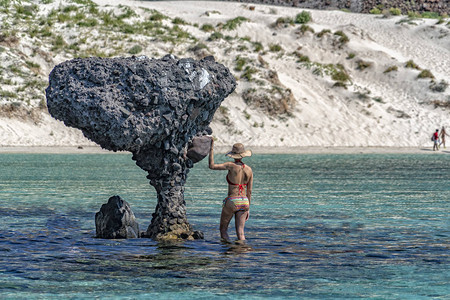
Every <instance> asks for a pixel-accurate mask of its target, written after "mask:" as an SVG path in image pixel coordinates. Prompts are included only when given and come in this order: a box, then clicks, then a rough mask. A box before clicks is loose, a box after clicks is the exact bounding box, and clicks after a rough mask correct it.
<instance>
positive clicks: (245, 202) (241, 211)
mask: <svg viewBox="0 0 450 300" xmlns="http://www.w3.org/2000/svg"><path fill="white" fill-rule="evenodd" d="M226 155H227V156H228V157H231V158H233V159H234V161H233V162H231V161H230V162H226V163H223V164H215V163H214V140H213V139H211V150H210V152H209V168H210V169H211V170H227V171H228V174H227V177H226V179H227V182H228V197H227V198H225V199H224V200H223V205H222V215H221V216H220V237H221V238H222V239H223V240H226V241H229V240H230V238H229V236H228V232H227V231H228V225H229V224H230V221H231V219H232V218H233V215H234V220H235V226H236V235H237V238H238V240H245V234H244V226H245V222H246V221H247V220H248V218H249V216H250V211H249V210H250V202H251V197H252V186H253V172H252V169H251V168H250V167H249V166H248V165H246V164H244V163H243V162H242V158H244V157H246V156H251V155H252V152H251V151H250V150H247V151H245V149H244V145H242V144H241V143H237V144H234V145H233V148H232V149H231V151H230V152H229V153H227V154H226Z"/></svg>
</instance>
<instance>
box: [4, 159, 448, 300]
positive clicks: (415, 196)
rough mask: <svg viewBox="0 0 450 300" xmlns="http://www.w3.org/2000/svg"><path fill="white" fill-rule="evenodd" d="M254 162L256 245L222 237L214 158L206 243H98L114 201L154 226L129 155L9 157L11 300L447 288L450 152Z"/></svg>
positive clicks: (377, 293) (203, 209)
mask: <svg viewBox="0 0 450 300" xmlns="http://www.w3.org/2000/svg"><path fill="white" fill-rule="evenodd" d="M218 159H219V160H220V158H218ZM247 163H248V164H249V165H251V166H252V168H253V170H254V172H255V187H254V197H253V203H252V208H251V216H250V220H249V222H248V223H247V226H246V236H247V238H248V240H247V241H246V242H245V243H235V242H232V243H223V242H221V241H220V239H219V233H218V225H219V224H218V223H219V217H220V207H221V206H220V204H221V199H223V197H224V194H225V193H226V186H225V180H224V176H225V174H224V173H221V172H211V171H209V170H208V168H207V167H206V162H201V163H200V164H199V165H196V167H195V168H194V169H193V170H192V171H191V173H190V174H189V179H188V183H187V186H186V202H187V206H188V218H189V220H190V222H191V223H192V225H193V226H194V228H195V229H197V230H201V231H203V232H204V233H205V240H201V241H186V242H166V243H157V242H155V241H152V240H149V239H131V240H102V239H95V238H93V237H94V235H95V224H94V215H95V212H97V211H98V210H99V208H100V206H101V204H102V203H104V202H106V201H107V199H108V198H109V197H110V196H111V195H115V194H119V195H120V196H122V197H123V198H124V199H126V200H127V201H128V202H129V203H130V204H131V206H132V208H133V210H134V212H135V214H136V217H137V218H138V221H139V222H140V226H141V228H146V226H147V225H148V223H149V222H150V218H151V213H152V212H153V210H154V207H155V205H156V200H155V199H156V197H155V193H154V191H153V190H152V188H151V187H150V186H149V184H148V182H147V181H146V179H145V173H143V172H142V171H141V170H140V169H139V168H137V167H136V166H135V165H133V163H132V161H131V159H130V157H129V155H124V154H118V155H11V154H8V155H6V154H4V155H0V168H1V170H2V172H1V173H0V200H1V202H0V216H1V220H2V222H1V224H0V253H1V254H2V255H0V273H1V276H0V295H1V297H2V298H18V297H20V298H52V297H54V298H61V297H74V298H92V297H106V296H108V297H112V296H115V297H118V298H121V297H124V298H127V297H131V298H133V299H135V298H144V299H147V298H149V297H156V296H157V297H158V298H162V299H173V298H210V297H215V298H227V299H228V298H252V297H253V298H261V297H273V298H280V299H284V298H290V297H292V298H317V299H348V298H373V299H406V298H415V299H416V298H424V299H425V298H445V297H446V295H448V294H449V293H450V290H449V286H448V278H449V275H450V274H449V262H450V259H449V253H450V251H449V250H450V249H449V248H450V247H449V240H450V232H449V226H448V225H449V224H448V215H449V212H450V209H449V202H450V201H449V199H450V186H449V185H448V175H449V174H450V156H445V155H439V156H433V155H259V156H254V157H252V158H250V159H248V161H247ZM431 165H432V166H433V168H430V167H429V166H431ZM231 224H233V222H232V223H231ZM230 236H231V237H234V236H235V235H234V229H233V228H230Z"/></svg>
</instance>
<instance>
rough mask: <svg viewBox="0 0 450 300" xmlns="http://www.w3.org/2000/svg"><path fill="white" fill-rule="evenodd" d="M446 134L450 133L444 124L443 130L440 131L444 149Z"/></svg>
mask: <svg viewBox="0 0 450 300" xmlns="http://www.w3.org/2000/svg"><path fill="white" fill-rule="evenodd" d="M445 136H450V135H448V133H447V132H446V131H445V128H444V126H442V129H441V132H440V133H439V137H440V138H441V143H440V144H439V146H440V145H444V149H445Z"/></svg>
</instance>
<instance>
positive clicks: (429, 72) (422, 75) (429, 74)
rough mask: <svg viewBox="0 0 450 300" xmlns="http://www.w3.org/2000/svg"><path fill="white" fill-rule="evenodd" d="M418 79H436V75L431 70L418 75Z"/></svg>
mask: <svg viewBox="0 0 450 300" xmlns="http://www.w3.org/2000/svg"><path fill="white" fill-rule="evenodd" d="M417 78H431V79H434V75H433V74H432V73H431V71H430V70H422V72H420V73H419V75H417Z"/></svg>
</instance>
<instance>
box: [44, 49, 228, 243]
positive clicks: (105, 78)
mask: <svg viewBox="0 0 450 300" xmlns="http://www.w3.org/2000/svg"><path fill="white" fill-rule="evenodd" d="M235 87H236V81H235V79H234V76H233V75H232V74H231V73H230V71H229V70H228V69H227V68H226V67H225V66H223V65H221V64H219V63H217V62H215V60H214V58H213V57H212V56H210V57H205V58H204V59H202V60H199V61H197V60H194V59H190V58H184V59H178V58H176V57H174V56H172V55H166V56H164V57H163V58H162V59H149V58H147V57H145V56H140V57H128V58H124V57H119V58H96V57H92V58H85V59H80V58H78V59H73V60H70V61H66V62H64V63H61V64H59V65H57V66H56V67H55V68H54V69H53V70H52V72H51V73H50V76H49V86H48V88H47V89H46V97H47V107H48V110H49V112H50V114H51V115H52V116H53V117H54V118H56V119H58V120H62V121H63V122H64V123H65V124H66V125H67V126H71V127H75V128H79V129H81V131H82V132H83V134H84V135H85V136H86V137H87V138H89V139H90V140H92V141H94V142H96V143H98V144H99V145H100V146H102V147H103V148H105V149H109V150H112V151H130V152H131V153H133V160H135V161H136V164H137V165H138V166H139V167H141V168H142V169H143V170H145V171H147V172H148V176H147V178H148V179H149V180H150V184H151V185H152V186H153V187H155V189H156V192H157V195H158V204H157V206H156V210H155V213H154V214H153V219H152V221H151V224H150V226H149V228H148V229H147V232H146V235H147V236H149V237H152V238H156V239H165V238H169V239H171V238H175V237H176V238H191V237H192V238H193V237H194V236H201V234H200V233H195V232H193V231H192V229H191V226H190V225H189V223H188V221H187V219H186V203H185V201H184V184H185V183H186V176H187V174H188V171H189V168H192V167H193V164H194V162H196V161H198V159H199V158H201V156H202V155H203V154H200V155H199V156H198V155H196V156H195V157H194V156H191V155H187V153H186V152H187V151H188V149H187V148H188V145H189V144H190V143H192V142H193V140H194V138H195V137H202V136H205V135H210V134H211V132H212V131H211V129H210V128H209V124H210V122H211V120H212V118H213V116H214V113H215V111H216V110H217V109H218V108H219V106H220V104H221V102H222V101H223V100H224V99H225V98H226V97H227V96H228V95H229V94H230V93H231V92H233V91H234V89H235ZM197 154H199V153H197Z"/></svg>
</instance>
